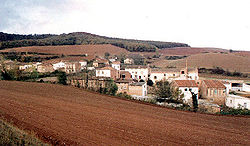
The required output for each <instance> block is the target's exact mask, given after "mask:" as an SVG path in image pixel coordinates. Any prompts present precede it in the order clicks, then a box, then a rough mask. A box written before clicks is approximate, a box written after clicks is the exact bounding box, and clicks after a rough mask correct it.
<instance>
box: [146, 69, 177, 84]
mask: <svg viewBox="0 0 250 146" xmlns="http://www.w3.org/2000/svg"><path fill="white" fill-rule="evenodd" d="M179 75H180V73H179V70H178V69H167V70H164V71H162V70H152V71H151V73H150V76H149V78H150V80H152V81H153V83H155V82H158V81H161V80H163V79H165V80H168V79H170V78H177V77H179Z"/></svg>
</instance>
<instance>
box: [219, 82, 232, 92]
mask: <svg viewBox="0 0 250 146" xmlns="http://www.w3.org/2000/svg"><path fill="white" fill-rule="evenodd" d="M221 82H222V84H223V85H224V86H225V87H226V92H227V95H228V94H229V91H230V90H231V89H232V84H231V83H230V82H228V81H221Z"/></svg>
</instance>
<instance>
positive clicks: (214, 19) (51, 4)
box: [0, 0, 250, 51]
mask: <svg viewBox="0 0 250 146" xmlns="http://www.w3.org/2000/svg"><path fill="white" fill-rule="evenodd" d="M0 31H2V32H6V33H18V34H35V33H36V34H42V33H52V34H61V33H70V32H89V33H93V34H98V35H104V36H110V37H119V38H131V39H144V40H158V41H174V42H182V43H187V44H189V45H191V46H193V47H218V48H225V49H234V50H248V51H250V1H249V0H0Z"/></svg>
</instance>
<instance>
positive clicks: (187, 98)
mask: <svg viewBox="0 0 250 146" xmlns="http://www.w3.org/2000/svg"><path fill="white" fill-rule="evenodd" d="M171 85H172V87H175V88H178V89H179V90H180V91H181V93H183V94H184V99H183V101H184V102H192V93H194V94H196V95H197V96H196V97H197V100H198V93H199V87H198V84H197V83H196V82H195V80H174V81H173V82H172V83H171Z"/></svg>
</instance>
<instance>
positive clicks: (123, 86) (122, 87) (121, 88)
mask: <svg viewBox="0 0 250 146" xmlns="http://www.w3.org/2000/svg"><path fill="white" fill-rule="evenodd" d="M116 85H117V87H118V91H117V93H127V94H128V93H129V84H128V83H116Z"/></svg>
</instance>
